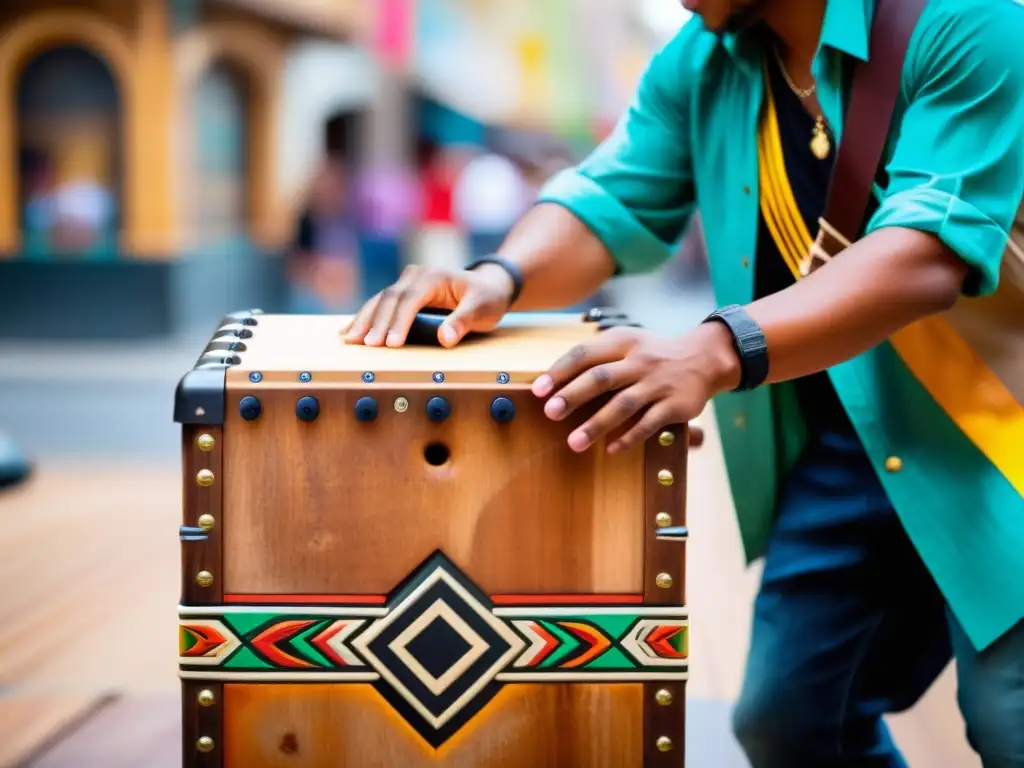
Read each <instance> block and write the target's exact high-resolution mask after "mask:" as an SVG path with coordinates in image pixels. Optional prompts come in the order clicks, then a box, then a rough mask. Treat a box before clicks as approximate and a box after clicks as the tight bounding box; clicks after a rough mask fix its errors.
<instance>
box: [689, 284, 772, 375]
mask: <svg viewBox="0 0 1024 768" xmlns="http://www.w3.org/2000/svg"><path fill="white" fill-rule="evenodd" d="M704 322H705V323H710V322H719V323H722V324H723V325H725V326H726V327H727V328H728V329H729V331H730V332H731V333H732V337H733V343H734V346H735V348H736V354H737V355H739V358H740V384H739V386H738V387H736V389H735V390H733V391H734V392H743V391H746V390H750V389H756V388H757V387H759V386H761V384H763V383H764V380H765V379H766V378H768V343H767V342H766V341H765V338H764V333H763V332H762V331H761V326H759V325H758V324H757V323H756V322H755V321H754V318H752V317H751V316H750V315H748V314H747V311H746V310H745V309H743V307H741V306H739V305H738V304H730V305H729V306H727V307H722V308H721V309H717V310H715V311H714V312H712V313H711V314H710V315H708V316H707V317H706V318H705V319H704Z"/></svg>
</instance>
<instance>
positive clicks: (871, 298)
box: [748, 0, 1024, 381]
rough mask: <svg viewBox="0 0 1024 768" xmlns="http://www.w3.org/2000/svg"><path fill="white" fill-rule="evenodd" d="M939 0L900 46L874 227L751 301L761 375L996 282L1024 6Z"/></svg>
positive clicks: (849, 351) (1011, 188) (1019, 115)
mask: <svg viewBox="0 0 1024 768" xmlns="http://www.w3.org/2000/svg"><path fill="white" fill-rule="evenodd" d="M937 5H938V6H939V10H937V11H936V12H934V13H932V14H930V15H927V16H926V17H925V18H923V19H922V24H926V26H925V28H923V29H922V30H919V33H920V34H919V35H918V39H919V40H920V41H921V42H919V43H918V44H917V49H916V51H914V52H912V53H914V54H915V55H913V56H912V57H908V62H909V70H908V71H909V78H906V79H908V80H909V83H908V84H907V88H908V95H909V99H910V104H909V107H908V108H907V111H906V113H905V115H904V117H903V121H902V127H901V133H900V139H899V143H898V144H897V146H896V149H895V153H894V156H893V158H892V161H891V162H890V164H889V167H888V171H889V179H890V183H889V187H888V189H887V191H886V196H885V199H884V200H883V201H882V205H881V207H880V209H879V210H878V212H877V213H876V214H875V216H874V217H873V219H872V221H871V222H870V224H869V227H868V230H869V234H868V235H867V236H866V237H864V238H863V239H861V240H860V241H858V242H857V243H855V244H854V245H853V246H851V247H850V248H848V249H846V250H845V251H844V252H843V253H842V254H841V255H840V256H839V257H838V258H836V259H833V260H832V261H831V262H829V263H828V264H827V265H826V266H824V267H823V268H821V269H819V270H818V271H817V272H815V273H814V274H812V275H811V276H810V277H808V278H806V279H805V280H802V281H800V282H799V283H797V284H796V285H794V286H792V287H790V288H788V289H786V290H784V291H781V292H779V293H777V294H775V295H772V296H768V297H766V298H763V299H761V300H759V301H755V302H753V303H752V304H751V305H750V306H749V307H748V311H749V312H750V314H751V316H752V317H753V318H754V319H755V320H756V321H757V322H758V323H760V324H761V326H762V328H763V330H764V333H765V336H766V338H767V342H768V354H769V363H770V374H769V379H768V380H769V381H783V380H787V379H792V378H796V377H799V376H804V375H807V374H810V373H814V372H817V371H820V370H823V369H825V368H827V367H829V366H832V365H835V364H837V363H841V362H843V361H845V360H848V359H850V358H852V357H855V356H856V355H858V354H860V353H862V352H864V351H866V350H868V349H870V348H871V347H873V346H875V345H877V344H879V343H881V342H883V341H885V340H886V339H887V338H889V337H890V336H891V335H892V334H893V333H895V332H896V331H898V330H899V329H901V328H903V327H904V326H906V325H909V324H910V323H913V322H914V321H916V320H918V319H920V318H922V317H925V316H928V315H931V314H933V313H936V312H939V311H942V310H944V309H946V308H948V307H949V306H950V305H952V304H953V303H954V302H955V301H956V300H957V298H958V297H959V295H960V294H961V293H967V294H979V293H981V294H985V293H990V292H992V291H994V290H995V288H996V284H997V282H998V275H999V268H1000V262H1001V258H1002V254H1003V250H1004V248H1005V242H1006V237H1007V233H1008V231H1009V229H1010V226H1011V223H1012V221H1013V218H1014V215H1015V213H1016V211H1017V208H1018V206H1019V205H1020V201H1021V196H1022V193H1024V56H1021V54H1020V45H1021V40H1024V7H1022V6H1017V5H1014V3H1012V2H1006V1H1004V0H996V2H991V3H981V2H968V3H964V4H961V6H960V7H957V8H954V9H952V10H944V9H950V8H953V5H954V4H952V3H946V4H937ZM926 13H927V12H926Z"/></svg>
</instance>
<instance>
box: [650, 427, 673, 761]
mask: <svg viewBox="0 0 1024 768" xmlns="http://www.w3.org/2000/svg"><path fill="white" fill-rule="evenodd" d="M675 441H676V436H675V435H674V434H673V433H671V432H669V431H667V430H666V431H664V432H662V433H661V434H660V435H658V443H659V444H661V445H662V446H664V447H666V448H667V447H668V446H670V445H672V444H673V443H675ZM658 482H659V483H661V484H662V485H665V486H669V485H672V484H673V483H674V482H675V477H674V476H673V475H672V472H670V471H669V470H667V469H662V470H659V471H658ZM654 524H655V525H656V526H657V527H658V528H667V527H668V526H670V525H672V516H671V515H670V514H668V513H667V512H659V513H658V514H657V515H656V516H655V518H654ZM654 583H655V584H657V585H658V586H659V587H660V588H661V589H668V588H669V587H671V586H672V575H671V574H668V573H659V574H658V575H657V576H656V577H655V578H654ZM654 701H655V703H657V705H658V706H659V707H667V706H670V705H671V704H672V701H673V696H672V691H670V690H669V689H668V688H659V689H658V690H657V691H656V692H655V694H654ZM654 746H655V747H656V748H657V750H658V751H659V752H671V751H672V747H673V746H674V745H673V743H672V739H670V738H669V737H668V736H659V737H658V738H657V740H656V741H655V742H654Z"/></svg>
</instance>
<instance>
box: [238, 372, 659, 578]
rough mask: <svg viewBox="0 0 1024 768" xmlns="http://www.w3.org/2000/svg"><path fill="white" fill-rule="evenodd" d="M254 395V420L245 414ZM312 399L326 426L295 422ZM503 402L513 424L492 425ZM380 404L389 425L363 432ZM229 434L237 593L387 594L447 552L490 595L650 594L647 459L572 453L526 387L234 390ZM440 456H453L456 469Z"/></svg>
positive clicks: (375, 424)
mask: <svg viewBox="0 0 1024 768" xmlns="http://www.w3.org/2000/svg"><path fill="white" fill-rule="evenodd" d="M246 395H252V396H255V397H257V398H258V399H259V400H260V402H261V406H262V410H261V415H260V417H259V419H257V420H255V421H245V420H243V419H242V418H241V417H240V415H239V411H238V402H239V400H240V399H241V398H242V397H244V396H246ZM305 395H312V396H315V397H316V398H317V401H318V405H319V416H318V418H317V419H316V420H315V421H302V420H300V419H298V418H297V417H296V413H295V408H296V402H297V401H298V399H299V398H300V397H302V396H305ZM436 395H443V396H444V397H446V398H447V399H448V402H449V403H450V406H451V416H450V418H448V419H447V420H446V421H444V422H442V423H433V422H431V421H429V420H428V419H427V416H426V405H427V401H428V399H429V398H430V397H434V396H436ZM499 395H501V396H505V397H508V398H509V399H511V400H512V401H513V402H514V404H515V407H516V416H515V419H514V420H512V421H511V422H509V423H498V422H496V421H494V420H493V419H492V418H491V416H490V411H489V409H490V405H491V402H492V400H493V399H494V398H495V397H497V396H499ZM367 396H370V397H373V398H374V399H375V400H376V403H377V407H378V416H377V418H376V420H375V421H372V422H360V421H358V420H357V419H356V418H355V415H354V414H355V403H356V401H357V400H358V399H359V398H361V397H367ZM397 397H404V398H406V399H407V401H408V408H407V410H406V411H405V412H402V413H399V412H397V411H396V410H395V407H394V403H395V400H396V398H397ZM582 418H583V415H582V414H581V415H580V416H579V418H578V419H574V420H573V422H574V423H579V419H582ZM225 421H226V426H225V431H226V433H227V435H228V437H229V439H228V441H227V445H226V449H225V468H226V472H225V476H224V484H223V487H224V502H225V506H226V509H225V514H226V515H227V516H228V517H229V518H230V519H231V531H230V534H229V535H228V537H227V538H226V539H225V553H224V566H223V567H224V580H223V584H224V591H225V592H226V593H229V594H246V593H248V594H254V593H255V594H271V595H287V594H306V595H315V594H335V595H359V594H370V595H384V594H388V593H389V592H391V591H392V590H393V589H394V588H395V587H396V586H397V585H399V584H400V583H401V582H402V580H403V579H405V578H406V577H407V576H408V575H409V573H411V572H412V571H413V570H414V569H415V568H416V566H417V565H419V564H420V563H421V562H422V561H423V560H424V559H426V558H427V557H429V556H430V554H431V553H432V552H433V551H435V550H437V549H440V550H442V551H443V552H444V553H445V554H446V555H447V556H448V557H450V558H451V559H452V560H453V561H454V562H455V563H456V564H457V565H458V567H459V568H460V569H462V570H463V571H465V572H466V573H467V574H468V576H469V577H470V578H471V579H472V580H473V581H474V583H475V584H476V585H477V586H478V587H480V588H481V589H482V590H484V591H485V592H486V593H487V594H488V595H500V594H503V593H594V592H597V593H614V594H639V593H640V592H641V591H642V582H641V579H642V572H643V547H644V532H643V509H642V498H643V482H644V479H643V461H644V454H643V449H642V448H639V447H638V448H637V449H636V450H633V451H630V452H628V453H625V454H621V455H616V456H608V455H607V453H606V452H605V451H604V450H603V446H598V447H595V448H594V449H593V450H590V451H588V452H586V453H585V454H583V455H577V454H574V453H573V452H572V451H571V450H570V449H569V448H568V446H567V445H566V443H565V439H566V437H567V436H568V434H569V431H570V430H571V428H572V426H573V425H572V424H565V423H563V424H556V423H553V422H551V421H550V420H548V419H547V418H546V417H545V416H544V414H543V411H542V406H541V403H540V402H539V401H538V400H537V399H536V398H535V397H534V396H533V395H532V394H530V393H529V392H528V391H526V390H523V389H516V388H505V389H501V390H498V389H495V390H492V391H484V390H456V389H454V388H453V389H447V390H446V389H444V388H443V387H437V388H435V389H432V390H430V391H420V390H415V391H406V390H399V389H383V388H376V387H360V388H354V389H344V388H325V389H321V390H316V389H314V388H312V387H310V388H309V389H299V388H298V387H294V388H291V387H290V388H287V389H283V388H260V386H258V385H250V386H249V387H247V388H243V389H238V390H232V389H229V392H228V402H227V415H226V419H225ZM430 444H441V445H444V446H446V448H447V449H448V450H449V451H450V459H449V460H448V461H447V462H446V463H445V464H444V465H443V466H431V465H430V464H428V462H427V460H426V459H425V457H424V450H425V448H426V447H427V446H428V445H430Z"/></svg>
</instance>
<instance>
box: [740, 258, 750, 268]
mask: <svg viewBox="0 0 1024 768" xmlns="http://www.w3.org/2000/svg"><path fill="white" fill-rule="evenodd" d="M740 264H742V265H743V268H744V269H746V268H747V267H749V266H750V259H748V258H747V257H746V256H744V257H743V258H742V259H740Z"/></svg>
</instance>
